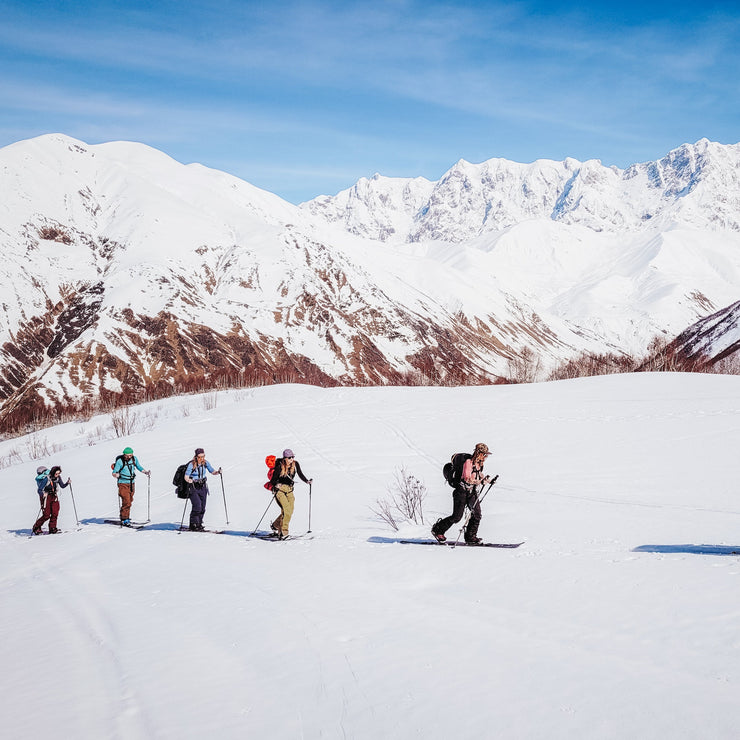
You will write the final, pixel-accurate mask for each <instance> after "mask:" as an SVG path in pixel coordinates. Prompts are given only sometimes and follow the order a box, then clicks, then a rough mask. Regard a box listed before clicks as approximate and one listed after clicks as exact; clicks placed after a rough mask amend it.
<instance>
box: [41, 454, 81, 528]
mask: <svg viewBox="0 0 740 740" xmlns="http://www.w3.org/2000/svg"><path fill="white" fill-rule="evenodd" d="M48 480H49V482H48V483H47V484H46V486H45V487H44V498H43V501H42V504H41V506H42V511H41V516H40V517H39V518H38V519H37V520H36V523H35V524H34V525H33V533H34V534H41V527H43V526H44V523H45V522H46V521H47V519H48V520H49V534H56V533H57V532H58V531H59V530H58V529H57V517H58V516H59V495H58V494H57V491H58V489H59V487H60V486H61V487H62V488H66V487H67V486H68V485H69V484H70V482H71V481H72V479H71V478H67V482H66V483H64V482H63V481H62V469H61V468H60V467H59V466H58V465H55V466H54V467H53V468H52V469H51V470H50V471H49V479H48Z"/></svg>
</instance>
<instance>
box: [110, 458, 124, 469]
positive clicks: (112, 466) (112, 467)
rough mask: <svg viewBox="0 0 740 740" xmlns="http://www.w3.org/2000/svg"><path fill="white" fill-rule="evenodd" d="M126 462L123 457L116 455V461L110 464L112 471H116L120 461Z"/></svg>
mask: <svg viewBox="0 0 740 740" xmlns="http://www.w3.org/2000/svg"><path fill="white" fill-rule="evenodd" d="M119 460H120V461H121V462H124V459H123V455H116V459H115V460H114V461H113V462H112V463H111V464H110V469H111V470H114V469H115V467H116V463H117V462H118V461H119Z"/></svg>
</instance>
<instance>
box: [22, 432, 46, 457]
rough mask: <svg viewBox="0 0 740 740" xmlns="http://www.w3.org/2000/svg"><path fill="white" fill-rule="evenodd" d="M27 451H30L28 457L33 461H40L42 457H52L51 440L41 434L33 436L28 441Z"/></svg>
mask: <svg viewBox="0 0 740 740" xmlns="http://www.w3.org/2000/svg"><path fill="white" fill-rule="evenodd" d="M26 449H27V450H28V457H29V459H31V460H38V459H39V458H40V457H48V456H49V455H51V450H50V449H49V440H48V439H47V438H46V437H42V436H40V435H39V434H31V435H30V436H29V437H28V439H26Z"/></svg>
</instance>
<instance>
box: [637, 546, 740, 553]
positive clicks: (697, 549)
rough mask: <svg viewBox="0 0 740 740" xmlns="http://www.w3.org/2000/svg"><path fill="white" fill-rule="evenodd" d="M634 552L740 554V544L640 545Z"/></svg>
mask: <svg viewBox="0 0 740 740" xmlns="http://www.w3.org/2000/svg"><path fill="white" fill-rule="evenodd" d="M632 552H659V553H664V554H665V553H668V554H676V553H688V554H691V555H740V545H736V546H732V545H640V547H635V548H634V549H633V550H632Z"/></svg>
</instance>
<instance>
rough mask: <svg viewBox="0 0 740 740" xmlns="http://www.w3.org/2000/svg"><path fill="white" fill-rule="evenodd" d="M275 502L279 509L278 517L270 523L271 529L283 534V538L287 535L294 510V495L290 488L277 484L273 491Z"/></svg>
mask: <svg viewBox="0 0 740 740" xmlns="http://www.w3.org/2000/svg"><path fill="white" fill-rule="evenodd" d="M275 500H276V501H277V502H278V506H279V507H280V516H279V517H278V518H277V519H276V520H275V521H274V522H273V523H272V528H273V529H277V530H279V531H280V532H282V533H283V537H285V536H286V535H287V534H288V528H289V527H290V518H291V517H292V516H293V509H294V508H295V495H294V493H293V489H292V488H288V487H287V486H282V485H280V484H278V486H277V488H276V489H275Z"/></svg>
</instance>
